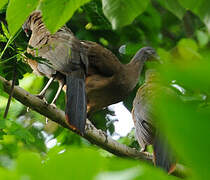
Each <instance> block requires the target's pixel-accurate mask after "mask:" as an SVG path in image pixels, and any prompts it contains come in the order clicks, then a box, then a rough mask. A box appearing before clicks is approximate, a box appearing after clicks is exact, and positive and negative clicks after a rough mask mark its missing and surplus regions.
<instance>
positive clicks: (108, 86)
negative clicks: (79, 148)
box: [81, 41, 157, 114]
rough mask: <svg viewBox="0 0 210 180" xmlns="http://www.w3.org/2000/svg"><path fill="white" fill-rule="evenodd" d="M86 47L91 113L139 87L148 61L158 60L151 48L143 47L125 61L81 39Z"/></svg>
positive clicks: (121, 98) (119, 99)
mask: <svg viewBox="0 0 210 180" xmlns="http://www.w3.org/2000/svg"><path fill="white" fill-rule="evenodd" d="M81 42H82V44H83V46H84V47H85V48H86V50H87V54H88V59H89V66H88V76H87V78H86V92H87V109H88V112H89V114H91V113H92V112H95V111H97V110H100V109H102V108H104V107H107V106H109V105H111V104H114V103H117V102H120V101H122V100H124V98H126V97H127V96H128V95H129V94H130V93H131V91H132V90H133V89H134V88H135V87H136V85H137V83H138V81H139V76H140V74H141V71H142V69H143V66H144V63H145V62H146V61H147V60H157V59H156V58H157V55H156V52H155V51H154V49H153V48H151V47H144V48H141V49H140V50H139V51H138V52H137V53H136V54H135V56H134V57H133V58H132V59H131V61H130V63H128V64H122V63H121V62H120V61H119V60H118V58H117V57H116V56H115V55H114V54H113V53H112V52H111V51H109V50H108V49H106V48H104V47H102V46H101V45H99V44H97V43H94V42H90V41H81Z"/></svg>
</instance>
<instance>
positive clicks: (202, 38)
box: [196, 30, 209, 47]
mask: <svg viewBox="0 0 210 180" xmlns="http://www.w3.org/2000/svg"><path fill="white" fill-rule="evenodd" d="M196 36H197V39H198V42H199V45H200V47H204V46H206V45H207V43H208V42H209V37H208V34H207V33H205V32H203V31H200V30H197V31H196Z"/></svg>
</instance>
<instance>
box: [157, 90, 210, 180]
mask: <svg viewBox="0 0 210 180" xmlns="http://www.w3.org/2000/svg"><path fill="white" fill-rule="evenodd" d="M162 94H164V93H162ZM163 96H165V97H164V99H162V101H158V102H159V103H160V104H161V105H158V107H159V108H158V111H159V115H160V114H161V115H160V116H159V117H161V118H160V119H161V125H162V127H164V129H165V131H166V132H167V135H168V136H167V137H168V138H169V140H170V142H172V145H173V147H174V148H175V150H176V152H177V153H178V154H179V156H180V157H181V158H182V159H183V160H185V162H186V163H187V165H189V166H190V167H191V168H192V169H193V171H192V172H193V175H194V176H196V177H197V178H196V179H210V174H209V168H210V165H209V161H210V158H209V156H206V154H208V152H209V148H210V143H209V141H205V142H204V141H203V139H204V138H205V139H209V138H210V134H209V127H210V121H209V116H210V110H207V109H198V107H197V106H195V104H193V103H191V104H190V103H188V104H187V103H184V102H182V101H181V100H178V99H177V100H175V99H174V98H173V99H172V98H169V97H168V96H167V95H163ZM163 108H164V110H163ZM200 147H202V150H201V151H200ZM199 151H200V153H199V156H198V152H199ZM198 177H199V178H198Z"/></svg>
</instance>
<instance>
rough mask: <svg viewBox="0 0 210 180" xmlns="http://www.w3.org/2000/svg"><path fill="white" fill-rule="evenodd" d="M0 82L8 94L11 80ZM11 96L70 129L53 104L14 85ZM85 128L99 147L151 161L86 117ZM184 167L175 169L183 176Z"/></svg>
mask: <svg viewBox="0 0 210 180" xmlns="http://www.w3.org/2000/svg"><path fill="white" fill-rule="evenodd" d="M0 83H2V84H3V87H4V91H5V92H7V93H8V94H9V92H10V89H11V87H12V84H11V82H9V81H7V80H6V79H4V78H3V77H1V76H0ZM13 97H14V98H15V99H17V100H18V101H20V102H21V103H22V104H24V105H25V106H27V107H30V108H31V109H33V110H35V111H36V112H38V113H40V114H42V115H44V116H46V117H48V118H49V119H51V120H52V121H54V122H56V123H58V124H59V125H61V126H63V127H64V128H67V129H69V130H71V129H70V128H69V127H68V125H67V124H66V121H65V113H64V112H63V111H62V110H60V109H57V108H55V107H54V106H52V105H49V104H47V103H45V102H44V101H43V100H41V99H40V98H38V97H36V96H34V95H31V94H30V93H28V92H27V91H25V90H24V89H22V88H20V87H19V86H15V87H14V90H13ZM85 130H86V132H85V135H84V136H83V138H85V139H87V140H88V141H90V142H91V143H93V144H96V145H98V146H99V147H101V148H103V149H105V150H107V151H109V152H111V153H113V154H115V155H117V156H120V157H129V158H132V159H140V160H144V161H147V162H151V161H152V155H150V154H149V153H144V152H139V151H137V150H136V149H134V148H130V147H128V146H126V145H124V144H121V143H119V142H117V141H115V140H113V139H112V138H111V137H110V136H108V135H107V134H106V133H105V132H103V131H102V130H98V129H96V128H95V127H94V126H93V124H92V123H91V122H90V121H89V120H88V119H87V124H86V129H85ZM184 169H185V168H184ZM184 169H183V167H182V168H179V169H178V170H177V172H178V174H179V176H185V174H186V172H185V170H184Z"/></svg>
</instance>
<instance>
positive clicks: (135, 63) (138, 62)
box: [127, 56, 146, 78]
mask: <svg viewBox="0 0 210 180" xmlns="http://www.w3.org/2000/svg"><path fill="white" fill-rule="evenodd" d="M145 62H146V58H144V57H141V56H134V57H133V58H132V60H131V61H130V63H128V64H127V67H128V69H130V71H132V72H133V73H134V74H136V78H139V76H140V75H141V72H142V69H143V66H144V63H145Z"/></svg>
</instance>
